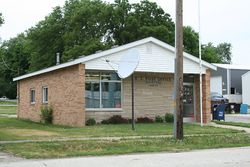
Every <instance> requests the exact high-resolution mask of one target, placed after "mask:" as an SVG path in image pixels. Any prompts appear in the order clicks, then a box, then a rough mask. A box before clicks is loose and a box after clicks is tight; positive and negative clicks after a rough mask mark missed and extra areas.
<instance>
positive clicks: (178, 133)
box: [174, 0, 183, 140]
mask: <svg viewBox="0 0 250 167" xmlns="http://www.w3.org/2000/svg"><path fill="white" fill-rule="evenodd" d="M182 8H183V0H176V23H175V55H176V58H175V59H176V61H175V75H174V77H175V90H174V91H175V105H176V106H175V116H174V118H175V119H174V138H175V139H177V140H182V139H183V9H182Z"/></svg>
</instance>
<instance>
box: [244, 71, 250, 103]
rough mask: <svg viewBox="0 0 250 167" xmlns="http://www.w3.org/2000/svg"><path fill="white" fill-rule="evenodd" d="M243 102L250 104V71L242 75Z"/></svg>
mask: <svg viewBox="0 0 250 167" xmlns="http://www.w3.org/2000/svg"><path fill="white" fill-rule="evenodd" d="M242 103H243V104H247V105H248V106H250V71H249V72H247V73H245V74H244V75H242Z"/></svg>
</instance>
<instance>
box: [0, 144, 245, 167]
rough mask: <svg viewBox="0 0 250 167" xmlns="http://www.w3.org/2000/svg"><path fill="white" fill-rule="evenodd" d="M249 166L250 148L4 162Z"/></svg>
mask: <svg viewBox="0 0 250 167" xmlns="http://www.w3.org/2000/svg"><path fill="white" fill-rule="evenodd" d="M45 166H46V167H85V166H86V167H89V166H91V167H100V166H102V167H172V166H173V167H213V166H215V167H217V166H218V167H249V166H250V147H241V148H226V149H209V150H197V151H190V152H181V153H147V154H133V155H118V156H117V155H115V156H100V157H80V158H65V159H51V160H20V161H18V162H3V163H1V164H0V167H45Z"/></svg>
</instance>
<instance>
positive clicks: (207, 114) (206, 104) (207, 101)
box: [195, 70, 211, 123]
mask: <svg viewBox="0 0 250 167" xmlns="http://www.w3.org/2000/svg"><path fill="white" fill-rule="evenodd" d="M210 75H211V72H210V70H207V71H206V74H205V75H202V95H203V97H202V109H203V122H204V123H209V122H210V121H211V98H210ZM199 83H200V78H199V75H196V76H195V98H196V120H197V122H200V84H199Z"/></svg>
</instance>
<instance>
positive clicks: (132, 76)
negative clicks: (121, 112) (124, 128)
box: [131, 74, 135, 130]
mask: <svg viewBox="0 0 250 167" xmlns="http://www.w3.org/2000/svg"><path fill="white" fill-rule="evenodd" d="M131 88H132V130H135V93H134V74H132V75H131Z"/></svg>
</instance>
